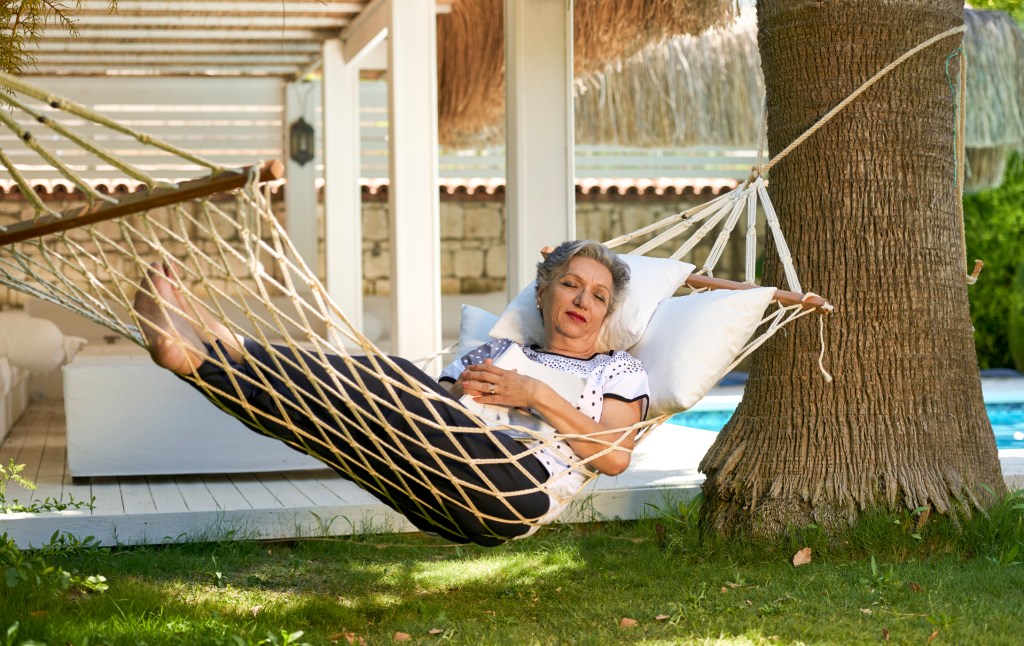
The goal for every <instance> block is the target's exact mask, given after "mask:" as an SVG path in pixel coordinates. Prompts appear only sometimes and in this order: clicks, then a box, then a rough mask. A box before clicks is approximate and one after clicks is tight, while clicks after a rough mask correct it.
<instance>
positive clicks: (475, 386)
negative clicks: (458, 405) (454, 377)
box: [455, 359, 557, 408]
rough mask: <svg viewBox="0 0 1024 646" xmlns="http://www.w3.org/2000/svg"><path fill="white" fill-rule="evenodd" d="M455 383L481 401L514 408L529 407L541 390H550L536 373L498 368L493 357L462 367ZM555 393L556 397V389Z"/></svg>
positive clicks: (463, 392) (464, 391)
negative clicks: (522, 373) (463, 368)
mask: <svg viewBox="0 0 1024 646" xmlns="http://www.w3.org/2000/svg"><path fill="white" fill-rule="evenodd" d="M455 383H456V387H457V388H459V389H461V391H462V394H465V395H469V396H470V397H473V398H474V399H475V400H476V401H477V402H479V403H481V404H491V405H497V406H509V407H512V408H530V407H531V406H533V402H535V401H536V399H537V397H538V396H539V394H540V393H541V392H543V391H544V390H545V389H546V390H551V389H550V388H548V387H547V386H546V385H545V384H544V383H542V382H540V381H538V380H536V379H534V378H533V377H527V376H526V375H521V374H519V373H518V372H517V371H515V370H505V369H503V368H499V367H498V366H496V365H494V362H493V361H491V360H490V359H485V360H484V362H483V363H480V364H476V365H472V366H469V367H468V368H466V369H465V370H463V371H462V374H461V375H459V379H458V381H456V382H455ZM552 394H553V395H554V396H556V397H557V394H555V393H554V391H552Z"/></svg>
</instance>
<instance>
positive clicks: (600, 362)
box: [438, 339, 650, 533]
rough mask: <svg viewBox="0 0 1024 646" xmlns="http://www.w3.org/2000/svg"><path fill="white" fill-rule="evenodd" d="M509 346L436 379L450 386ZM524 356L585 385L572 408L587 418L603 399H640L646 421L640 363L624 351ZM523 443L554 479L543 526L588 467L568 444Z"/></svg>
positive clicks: (491, 347)
mask: <svg viewBox="0 0 1024 646" xmlns="http://www.w3.org/2000/svg"><path fill="white" fill-rule="evenodd" d="M513 344H514V342H513V341H510V340H508V339H499V340H496V341H491V342H489V343H486V344H484V345H482V346H480V347H478V348H476V349H475V350H473V351H471V352H469V353H468V354H466V355H464V356H463V357H461V358H459V359H456V360H455V361H453V362H452V363H450V364H449V365H448V367H446V368H445V369H444V371H443V372H442V373H441V376H440V377H438V381H449V382H452V383H454V382H455V381H456V380H457V379H458V378H459V375H461V374H462V371H463V370H465V368H466V367H468V366H471V365H475V364H479V363H483V362H484V360H485V359H491V360H497V359H498V358H499V357H500V356H501V355H502V354H504V353H505V351H506V350H508V348H509V347H511V346H512V345H513ZM522 351H523V354H524V355H525V356H526V357H527V358H528V359H530V360H531V361H536V362H537V363H540V364H542V365H545V366H547V367H549V368H554V369H556V370H560V371H562V372H566V373H569V374H571V375H575V376H577V377H582V378H583V379H584V380H585V381H586V386H585V387H584V389H583V392H582V394H581V395H580V397H579V399H578V400H577V401H576V402H574V405H575V406H576V409H577V410H579V411H580V412H582V413H583V414H585V415H586V416H587V417H589V418H591V419H593V420H595V421H600V419H601V413H602V410H603V408H604V400H605V398H611V399H618V400H621V401H624V402H634V401H638V400H641V401H642V402H643V403H642V415H643V417H646V416H647V405H648V402H649V400H650V387H649V385H648V382H647V372H646V371H645V370H644V367H643V364H642V363H640V360H639V359H637V358H636V357H634V356H633V355H631V354H629V353H628V352H623V351H621V350H613V351H610V352H602V353H598V354H595V355H593V356H591V357H589V358H587V359H580V358H576V357H567V356H565V355H560V354H555V353H551V352H544V351H542V350H539V349H537V348H531V347H523V348H522ZM526 444H527V445H528V446H531V448H532V449H534V455H536V456H537V458H538V459H539V460H540V461H541V463H543V464H544V467H545V468H546V469H547V470H548V473H550V474H551V476H552V477H551V479H550V480H549V481H548V482H547V483H546V484H545V488H546V489H547V491H548V494H549V496H551V498H552V505H551V510H550V511H549V512H548V514H547V515H546V516H545V517H544V518H543V519H541V522H550V521H551V520H554V518H556V517H557V516H558V514H560V513H561V512H562V511H563V510H564V509H565V507H566V506H567V505H568V503H569V502H570V501H571V500H572V498H573V496H575V495H576V494H577V493H579V490H580V489H581V488H582V487H583V485H584V484H585V483H586V478H585V477H584V475H583V474H582V473H581V472H580V470H582V469H586V467H585V466H583V465H579V464H578V462H579V457H577V456H576V454H575V453H574V452H573V450H572V448H571V447H570V446H569V445H568V444H567V443H566V442H558V441H555V442H546V443H545V445H544V446H539V445H538V442H527V443H526ZM574 465H575V466H574ZM531 533H532V532H531Z"/></svg>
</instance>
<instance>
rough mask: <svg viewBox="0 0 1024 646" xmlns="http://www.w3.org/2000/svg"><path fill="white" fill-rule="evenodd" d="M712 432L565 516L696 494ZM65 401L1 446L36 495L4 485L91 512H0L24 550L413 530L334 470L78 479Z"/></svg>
mask: <svg viewBox="0 0 1024 646" xmlns="http://www.w3.org/2000/svg"><path fill="white" fill-rule="evenodd" d="M714 435H715V434H714V433H710V432H707V431H697V430H690V429H682V427H678V426H670V427H668V428H666V429H661V431H659V432H657V433H654V434H653V435H652V436H651V437H650V438H649V439H648V440H647V441H645V442H644V443H643V444H641V447H640V449H638V450H637V452H636V454H635V455H634V459H633V464H632V466H631V467H630V469H629V471H628V472H627V473H626V474H623V475H622V476H619V477H617V478H607V477H605V478H598V479H597V481H596V483H595V484H593V485H591V489H590V490H589V491H588V493H587V495H584V496H581V498H580V502H579V504H578V505H577V507H576V508H575V509H573V510H570V512H569V514H568V515H567V519H569V520H589V519H601V518H609V519H610V518H617V517H618V518H638V517H640V516H641V515H643V514H645V513H649V510H650V507H649V505H651V504H653V505H660V504H662V503H664V502H665V501H666V500H672V499H676V500H678V499H679V498H682V497H684V496H688V495H692V494H693V493H695V492H696V491H697V487H698V485H699V484H700V482H701V481H702V480H703V477H702V476H701V475H700V474H699V473H698V472H697V464H698V462H699V461H700V458H701V457H702V456H703V454H704V452H705V451H706V450H707V447H708V446H710V443H711V441H712V440H713V438H714ZM65 448H66V441H65V423H64V407H63V402H62V401H61V400H45V401H41V402H34V403H33V404H32V405H30V406H29V409H28V411H27V412H26V413H25V415H24V416H23V417H22V418H21V420H19V421H18V423H17V424H16V425H15V427H14V428H13V429H12V430H11V433H10V435H9V436H8V437H7V439H6V441H4V443H3V444H2V445H0V461H2V463H3V464H4V465H5V466H6V465H7V464H8V462H9V460H10V459H12V458H13V459H14V461H15V463H16V464H25V465H26V467H25V470H24V471H23V472H22V474H21V475H22V476H24V477H26V478H28V479H29V480H31V481H32V482H35V483H36V485H37V489H36V490H35V491H31V492H29V491H25V490H23V489H21V488H20V487H18V486H17V485H15V484H13V483H12V484H10V485H8V489H7V499H8V501H10V500H14V499H16V500H18V501H19V502H20V503H22V504H26V505H27V504H29V503H30V502H31V501H33V500H37V501H42V500H45V499H46V498H48V497H50V498H54V499H58V500H62V501H64V502H67V501H68V500H69V497H73V498H74V499H75V500H81V501H89V500H90V499H92V498H95V503H94V504H95V508H94V509H92V510H89V509H87V508H86V509H69V510H65V511H60V512H45V513H32V514H29V513H25V514H9V515H0V534H2V533H4V532H6V533H7V535H8V536H9V537H10V538H12V539H13V540H14V541H15V543H16V544H17V545H18V546H19V547H23V548H25V547H31V546H40V545H42V544H44V543H46V542H47V541H48V540H49V538H50V536H51V535H52V534H53V533H54V532H55V531H58V530H59V531H61V532H67V533H70V534H72V535H74V536H76V537H78V538H85V537H86V536H94V537H95V538H96V539H97V540H99V541H100V542H101V543H102V544H105V545H118V544H121V545H125V544H157V543H170V542H176V541H200V540H230V539H257V538H263V539H267V538H294V537H300V536H323V535H328V534H331V535H343V534H352V533H362V532H381V531H415V529H414V528H413V527H412V525H410V524H409V523H408V522H406V521H405V519H404V518H402V517H401V516H400V515H398V514H396V513H394V512H393V511H391V510H390V509H388V508H387V507H385V506H384V505H383V504H381V503H380V502H378V501H377V500H376V499H375V498H374V497H372V496H371V495H369V494H367V493H365V492H363V491H362V490H360V489H359V488H358V487H356V486H355V485H353V484H352V483H350V482H347V481H345V480H343V479H341V478H340V477H338V476H336V475H334V474H333V472H331V471H329V470H326V469H325V470H324V471H322V472H320V471H312V472H310V471H306V472H292V473H272V474H266V473H264V474H242V475H239V474H233V475H202V476H198V475H197V476H158V477H153V476H148V477H121V478H113V477H110V478H93V479H92V480H91V482H89V483H88V484H76V483H73V482H72V480H71V477H70V476H69V475H68V473H67V472H66V470H65Z"/></svg>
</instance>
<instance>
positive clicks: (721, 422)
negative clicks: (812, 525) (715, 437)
mask: <svg viewBox="0 0 1024 646" xmlns="http://www.w3.org/2000/svg"><path fill="white" fill-rule="evenodd" d="M733 410H735V409H734V408H724V409H719V410H699V409H698V410H688V411H686V412H685V413H678V414H676V415H673V416H672V417H671V418H669V420H668V421H669V423H670V424H679V425H681V426H691V427H693V428H701V429H704V430H708V431H720V430H722V427H724V426H725V423H726V422H728V421H729V418H730V417H732V413H733ZM985 410H986V411H988V419H989V421H991V422H992V430H993V431H995V434H996V448H998V449H1000V450H1002V449H1024V402H999V403H990V402H986V403H985Z"/></svg>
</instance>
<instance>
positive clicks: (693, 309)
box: [629, 287, 775, 415]
mask: <svg viewBox="0 0 1024 646" xmlns="http://www.w3.org/2000/svg"><path fill="white" fill-rule="evenodd" d="M774 295H775V288H774V287H757V288H753V289H746V290H737V291H732V290H724V289H723V290H718V291H712V292H701V293H698V294H689V295H687V296H680V297H677V298H670V299H668V300H666V301H665V302H663V303H662V304H661V305H659V306H658V310H657V311H656V312H655V313H654V316H653V317H652V318H651V322H650V325H648V326H647V331H646V332H644V335H643V337H642V338H641V339H640V341H639V343H637V344H636V345H635V346H633V347H632V348H630V350H629V351H630V353H631V354H633V356H635V357H636V358H638V359H640V361H642V362H643V364H644V368H645V369H646V370H647V376H648V378H649V381H650V385H651V407H650V411H651V414H652V415H661V414H669V413H676V412H679V411H681V410H686V409H687V408H690V407H691V406H693V405H694V404H696V403H697V402H698V401H700V399H701V398H702V397H703V396H704V395H705V394H706V393H707V392H708V391H709V390H710V389H711V388H712V387H713V386H714V385H715V384H716V383H717V382H718V380H719V379H721V378H722V375H723V374H724V373H725V371H726V370H727V369H728V367H729V366H730V365H731V364H732V362H733V360H735V358H736V356H737V355H738V354H739V352H740V350H742V349H743V346H744V345H746V343H747V340H748V339H750V337H751V335H752V334H753V333H754V331H755V330H756V329H757V326H758V325H759V324H760V323H761V321H762V319H763V317H764V311H765V308H766V307H768V304H769V303H770V302H771V300H772V297H773V296H774Z"/></svg>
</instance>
